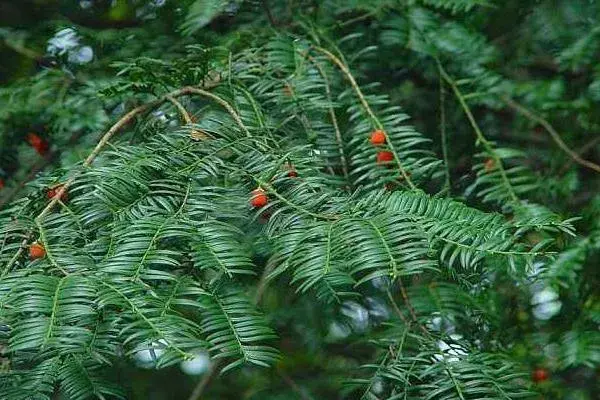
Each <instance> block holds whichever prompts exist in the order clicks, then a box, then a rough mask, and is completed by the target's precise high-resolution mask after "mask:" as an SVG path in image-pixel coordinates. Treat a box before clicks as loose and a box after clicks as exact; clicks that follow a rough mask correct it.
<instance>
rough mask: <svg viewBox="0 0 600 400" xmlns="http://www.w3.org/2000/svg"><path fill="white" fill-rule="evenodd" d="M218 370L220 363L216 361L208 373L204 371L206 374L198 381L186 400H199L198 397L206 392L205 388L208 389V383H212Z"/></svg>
mask: <svg viewBox="0 0 600 400" xmlns="http://www.w3.org/2000/svg"><path fill="white" fill-rule="evenodd" d="M220 369H221V363H220V362H219V361H216V362H215V363H214V364H211V366H210V367H209V369H208V371H206V373H205V374H204V375H203V376H202V379H200V381H199V382H198V384H197V385H196V387H194V390H193V391H192V393H191V394H190V397H188V400H199V399H200V396H202V393H204V390H206V388H207V387H208V384H209V383H210V381H212V379H213V378H214V377H215V375H217V372H219V370H220Z"/></svg>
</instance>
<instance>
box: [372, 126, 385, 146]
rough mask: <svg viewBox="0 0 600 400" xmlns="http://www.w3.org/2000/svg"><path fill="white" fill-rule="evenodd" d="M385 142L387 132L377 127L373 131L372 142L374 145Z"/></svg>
mask: <svg viewBox="0 0 600 400" xmlns="http://www.w3.org/2000/svg"><path fill="white" fill-rule="evenodd" d="M384 143H385V132H384V131H382V130H381V129H377V130H375V131H373V133H371V144H372V145H373V146H379V145H382V144H384Z"/></svg>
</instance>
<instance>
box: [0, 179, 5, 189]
mask: <svg viewBox="0 0 600 400" xmlns="http://www.w3.org/2000/svg"><path fill="white" fill-rule="evenodd" d="M4 185H5V183H4V179H2V178H0V189H4Z"/></svg>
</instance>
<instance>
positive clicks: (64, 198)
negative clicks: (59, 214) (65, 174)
mask: <svg viewBox="0 0 600 400" xmlns="http://www.w3.org/2000/svg"><path fill="white" fill-rule="evenodd" d="M61 188H62V185H57V186H54V187H52V188H49V189H48V191H47V192H46V196H47V197H48V198H49V199H50V200H52V199H53V198H55V197H56V195H57V194H58V191H59V190H60V189H61ZM60 200H61V201H63V202H64V201H67V191H66V190H65V191H64V192H63V194H62V195H61V196H60Z"/></svg>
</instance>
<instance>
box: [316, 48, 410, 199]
mask: <svg viewBox="0 0 600 400" xmlns="http://www.w3.org/2000/svg"><path fill="white" fill-rule="evenodd" d="M313 48H314V49H315V50H317V51H318V52H320V53H322V54H324V55H325V56H326V57H327V58H329V59H330V60H331V61H332V62H333V63H334V64H335V65H337V66H338V68H339V69H340V70H341V71H342V73H343V74H344V76H345V77H346V79H348V81H349V82H350V85H351V86H352V88H353V89H354V92H355V93H356V95H357V96H358V99H359V101H360V103H361V105H362V107H363V109H364V110H365V112H366V113H367V115H368V116H369V118H371V120H372V121H373V123H374V124H375V126H376V127H377V129H381V130H382V131H383V132H384V134H385V136H386V139H387V132H385V128H384V126H383V124H382V123H381V121H380V120H379V118H377V116H376V115H375V113H374V112H373V110H372V109H371V106H369V102H368V101H367V99H366V98H365V95H364V94H363V92H362V90H361V89H360V86H359V85H358V83H356V79H354V76H353V75H352V73H351V72H350V69H349V68H348V66H347V65H346V64H345V63H344V62H343V61H342V60H340V58H339V57H337V56H336V55H335V54H333V53H332V52H330V51H329V50H327V49H324V48H322V47H319V46H313ZM387 142H388V145H389V146H390V150H391V151H392V153H393V154H394V158H395V160H396V164H397V165H398V169H399V170H400V174H401V175H402V177H403V178H404V181H405V182H406V183H407V184H408V186H409V187H410V188H411V189H413V190H414V189H416V188H417V187H416V186H415V184H414V183H413V182H412V180H411V179H410V175H409V174H408V172H407V171H406V169H405V168H404V165H403V164H402V161H401V160H400V155H399V154H398V152H397V151H396V149H395V147H394V144H393V143H392V142H391V141H390V140H387Z"/></svg>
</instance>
